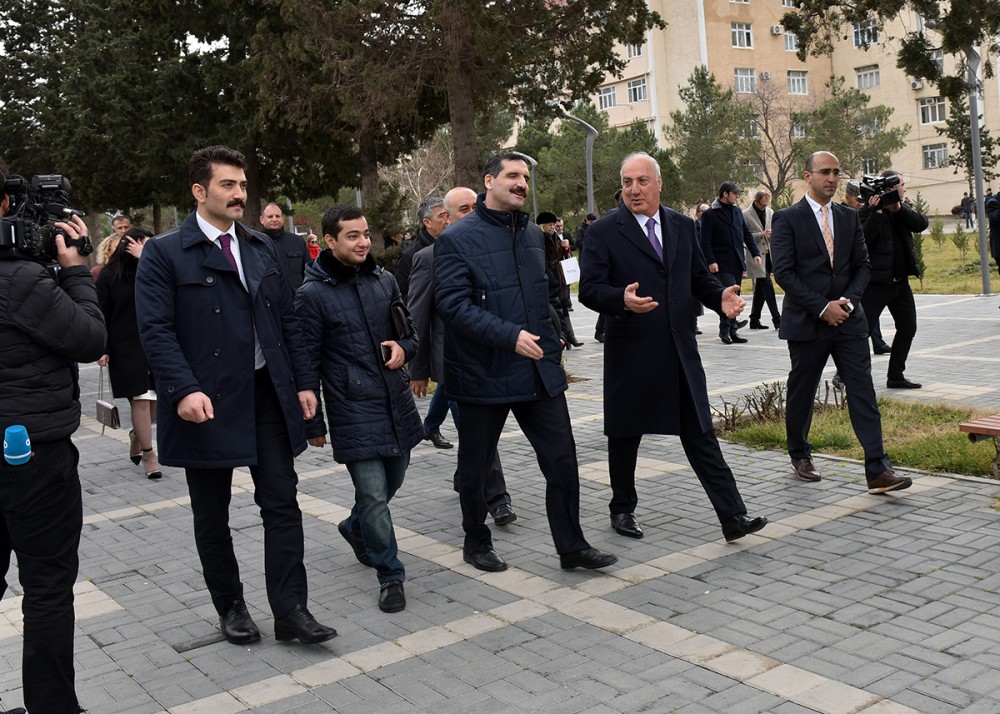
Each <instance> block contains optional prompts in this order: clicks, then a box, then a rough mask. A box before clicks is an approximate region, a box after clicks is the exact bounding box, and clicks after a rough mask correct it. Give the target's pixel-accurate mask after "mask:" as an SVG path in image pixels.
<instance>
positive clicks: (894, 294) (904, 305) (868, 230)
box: [860, 169, 927, 389]
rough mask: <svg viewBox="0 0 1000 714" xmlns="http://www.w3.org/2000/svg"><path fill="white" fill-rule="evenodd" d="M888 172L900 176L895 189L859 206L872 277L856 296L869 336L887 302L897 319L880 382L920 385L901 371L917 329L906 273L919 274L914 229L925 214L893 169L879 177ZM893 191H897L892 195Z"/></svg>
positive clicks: (902, 386)
mask: <svg viewBox="0 0 1000 714" xmlns="http://www.w3.org/2000/svg"><path fill="white" fill-rule="evenodd" d="M891 176H899V179H900V180H899V183H898V184H897V185H896V186H895V188H894V190H890V191H887V192H885V193H882V194H880V195H875V196H872V197H871V199H869V201H868V205H867V206H865V207H864V208H862V209H861V211H860V218H861V222H862V224H863V225H864V232H865V243H866V244H867V245H868V257H869V260H870V261H871V266H872V273H871V281H870V282H869V283H868V287H867V288H866V289H865V292H864V295H863V296H862V298H861V305H862V307H864V310H865V316H866V317H867V318H868V331H869V332H868V334H869V336H871V330H872V328H873V326H874V325H877V324H878V321H879V317H880V316H881V315H882V310H884V309H885V308H886V307H888V308H889V313H890V314H891V315H892V319H893V320H894V321H895V323H896V335H895V337H893V338H892V350H891V352H890V353H889V371H888V374H887V375H886V383H885V386H886V387H889V388H890V389H919V388H920V386H921V385H920V384H918V383H917V382H911V381H910V380H908V379H907V378H906V377H905V376H903V372H904V371H905V370H906V357H907V355H908V354H909V353H910V345H911V344H912V343H913V336H914V335H915V334H916V333H917V308H916V305H915V304H914V302H913V291H912V290H910V277H909V276H911V275H916V276H917V277H920V267H919V264H918V262H917V253H916V250H915V249H914V247H913V233H914V232H917V233H920V232H922V231H925V230H927V217H926V216H924V215H922V214H920V213H917V212H916V211H914V210H913V209H912V208H911V207H910V206H909V204H908V202H906V201H904V200H903V197H904V196H905V195H906V184H904V183H903V180H902V175H901V174H900V173H899V172H898V171H894V170H892V169H887V170H885V171H883V172H882V174H881V178H883V179H885V178H889V177H891ZM894 192H895V193H896V194H898V197H896V198H895V199H893V193H894ZM886 198H888V199H890V200H889V202H886V201H885V200H884V199H886Z"/></svg>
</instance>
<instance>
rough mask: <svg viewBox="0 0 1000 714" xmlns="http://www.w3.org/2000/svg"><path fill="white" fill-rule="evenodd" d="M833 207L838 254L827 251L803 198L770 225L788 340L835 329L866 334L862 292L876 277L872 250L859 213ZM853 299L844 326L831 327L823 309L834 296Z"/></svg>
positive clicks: (825, 334)
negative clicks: (872, 263) (824, 317)
mask: <svg viewBox="0 0 1000 714" xmlns="http://www.w3.org/2000/svg"><path fill="white" fill-rule="evenodd" d="M830 206H831V209H832V211H833V255H834V264H833V266H832V267H831V265H830V254H829V253H828V252H827V250H826V243H825V242H824V240H823V233H822V231H820V229H819V225H818V224H817V222H816V217H815V215H814V214H813V211H812V207H811V206H810V205H809V202H808V201H807V200H806V199H805V198H803V199H802V200H801V201H799V202H798V203H796V204H795V205H793V206H790V207H789V208H786V209H784V210H781V211H778V212H777V213H775V214H774V220H773V223H772V228H771V264H772V266H773V267H774V277H775V280H777V282H778V284H779V285H780V286H781V287H782V289H783V290H784V291H785V297H784V300H783V301H782V304H781V329H780V331H779V333H778V335H779V336H780V337H781V338H782V339H783V340H815V339H821V338H826V337H830V336H832V335H833V334H834V333H835V332H837V331H840V332H843V333H850V334H858V335H867V334H868V321H867V320H866V319H865V312H864V310H863V309H862V307H861V295H862V293H864V291H865V287H866V286H867V285H868V280H869V278H870V277H871V265H870V264H869V262H868V249H867V248H866V247H865V236H864V233H863V231H862V230H861V221H860V220H859V219H858V212H857V211H855V210H854V209H852V208H847V207H846V206H842V205H840V204H838V203H832V202H831V204H830ZM842 297H845V298H848V299H849V300H850V301H851V303H852V304H853V305H854V312H852V313H851V316H850V317H848V318H847V320H845V321H844V322H843V323H842V324H841V325H840V327H831V326H830V325H828V324H827V323H825V322H824V321H823V320H821V319H820V317H819V316H820V313H821V312H823V309H824V308H825V307H826V304H827V303H828V302H830V301H831V300H837V299H839V298H842Z"/></svg>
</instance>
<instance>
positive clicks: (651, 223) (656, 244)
mask: <svg viewBox="0 0 1000 714" xmlns="http://www.w3.org/2000/svg"><path fill="white" fill-rule="evenodd" d="M646 236H647V237H648V238H649V243H650V245H652V246H653V250H655V251H656V255H658V256H659V258H660V260H661V261H662V260H663V246H661V245H660V241H658V240H656V219H655V218H650V219H649V220H648V221H646Z"/></svg>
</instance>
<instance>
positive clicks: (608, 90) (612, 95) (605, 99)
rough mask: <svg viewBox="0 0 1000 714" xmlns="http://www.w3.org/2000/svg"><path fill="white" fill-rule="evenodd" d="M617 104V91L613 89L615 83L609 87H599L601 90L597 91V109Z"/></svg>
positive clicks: (608, 107)
mask: <svg viewBox="0 0 1000 714" xmlns="http://www.w3.org/2000/svg"><path fill="white" fill-rule="evenodd" d="M617 105H618V93H617V92H616V91H615V85H613V84H612V85H611V86H610V87H601V91H600V92H598V93H597V108H598V109H610V108H611V107H614V106H617Z"/></svg>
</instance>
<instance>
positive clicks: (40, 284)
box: [0, 260, 107, 443]
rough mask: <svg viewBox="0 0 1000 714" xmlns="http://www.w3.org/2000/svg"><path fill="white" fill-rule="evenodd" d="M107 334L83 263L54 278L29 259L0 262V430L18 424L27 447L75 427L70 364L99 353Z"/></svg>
mask: <svg viewBox="0 0 1000 714" xmlns="http://www.w3.org/2000/svg"><path fill="white" fill-rule="evenodd" d="M106 340H107V332H106V330H105V327H104V317H103V316H102V315H101V309H100V307H99V306H98V304H97V291H96V290H95V289H94V279H93V278H92V277H91V276H90V270H89V269H88V268H87V267H86V266H75V267H72V268H63V269H62V270H60V271H59V272H58V275H57V277H56V278H53V277H52V275H51V274H50V273H49V272H48V271H47V270H46V269H45V268H43V267H42V266H41V265H39V264H38V263H35V262H33V261H30V260H0V431H3V430H4V429H6V428H7V427H8V426H10V425H12V424H23V425H24V426H25V427H26V428H27V430H28V436H29V437H31V440H32V441H34V442H38V443H40V442H46V441H55V440H57V439H65V438H68V437H69V436H71V435H72V434H73V432H74V431H76V429H77V427H79V426H80V386H79V381H78V377H79V373H78V370H77V366H76V363H77V362H94V361H96V360H97V359H98V358H100V356H101V355H102V354H104V345H105V342H106Z"/></svg>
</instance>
